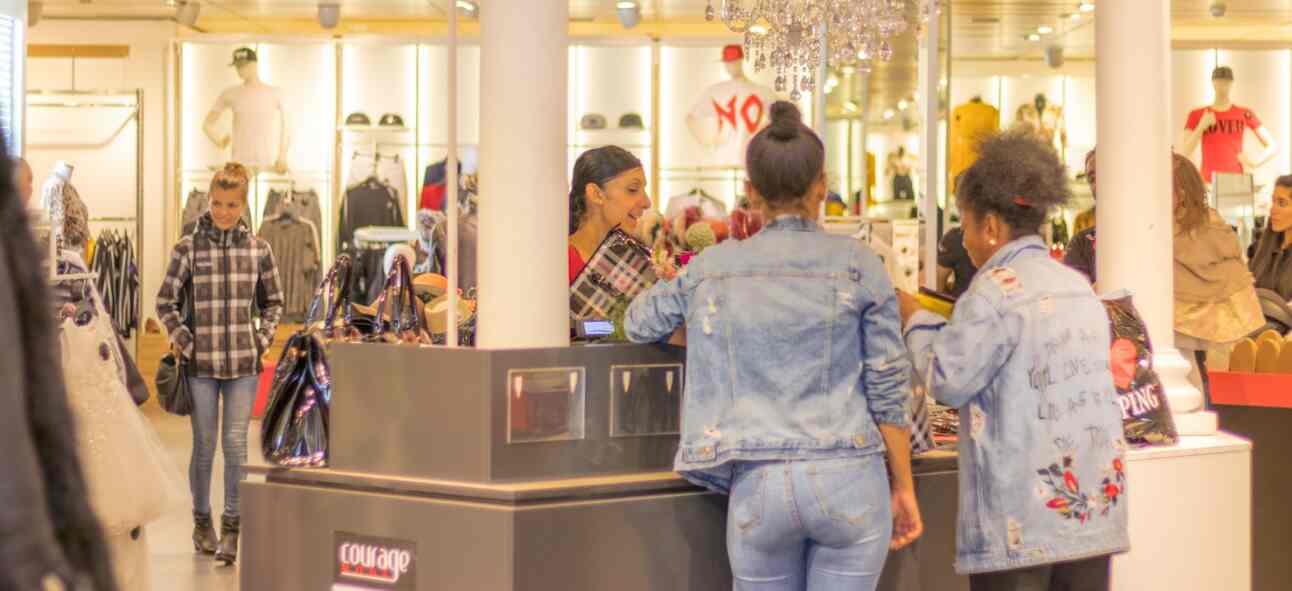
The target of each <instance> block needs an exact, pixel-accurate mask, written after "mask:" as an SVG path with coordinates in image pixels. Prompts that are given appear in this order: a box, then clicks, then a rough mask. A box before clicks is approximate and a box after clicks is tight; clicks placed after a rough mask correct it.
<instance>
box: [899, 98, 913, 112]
mask: <svg viewBox="0 0 1292 591" xmlns="http://www.w3.org/2000/svg"><path fill="white" fill-rule="evenodd" d="M910 106H911V103H909V102H907V100H906V99H902V100H900V101H897V108H898V109H899V110H902V111H905V110H906V109H908V108H910Z"/></svg>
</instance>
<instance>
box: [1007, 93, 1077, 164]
mask: <svg viewBox="0 0 1292 591" xmlns="http://www.w3.org/2000/svg"><path fill="white" fill-rule="evenodd" d="M1014 125H1015V126H1016V127H1022V126H1026V128H1028V129H1031V130H1032V131H1034V132H1035V133H1036V135H1037V136H1038V137H1040V138H1041V139H1042V140H1044V141H1045V142H1046V143H1048V144H1054V138H1055V132H1058V139H1059V143H1058V145H1057V146H1056V147H1057V148H1058V149H1059V153H1060V154H1062V153H1063V151H1064V150H1066V149H1067V147H1068V130H1067V125H1065V124H1064V121H1063V107H1061V106H1059V105H1056V104H1053V103H1051V102H1050V99H1049V98H1047V97H1046V96H1045V94H1044V93H1040V94H1037V95H1036V98H1034V99H1033V100H1032V102H1031V103H1027V104H1023V105H1021V106H1019V107H1018V113H1016V114H1015V122H1014Z"/></svg>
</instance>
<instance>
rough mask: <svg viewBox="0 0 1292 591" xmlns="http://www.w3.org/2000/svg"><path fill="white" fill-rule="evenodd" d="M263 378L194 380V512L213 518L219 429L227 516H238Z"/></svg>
mask: <svg viewBox="0 0 1292 591" xmlns="http://www.w3.org/2000/svg"><path fill="white" fill-rule="evenodd" d="M259 382H260V377H259V376H247V377H245V378H237V379H233V380H217V379H214V378H190V379H189V386H190V387H191V388H192V391H193V416H192V417H191V418H192V420H193V456H192V459H191V460H190V462H189V465H188V482H189V488H190V489H191V490H192V492H193V511H194V512H195V513H201V514H203V515H210V514H211V469H212V465H213V464H214V463H215V436H216V429H217V428H220V439H221V441H222V442H223V443H222V444H223V446H224V514H225V515H226V516H228V517H237V516H238V483H239V482H241V481H242V479H243V478H244V475H243V473H242V465H243V464H245V463H247V426H248V425H250V424H251V407H252V405H254V404H255V402H256V388H257V386H259ZM221 394H223V395H224V424H223V427H222V428H221V427H220V395H221Z"/></svg>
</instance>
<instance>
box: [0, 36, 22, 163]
mask: <svg viewBox="0 0 1292 591" xmlns="http://www.w3.org/2000/svg"><path fill="white" fill-rule="evenodd" d="M23 47H24V41H23V28H22V21H21V20H19V19H17V18H15V17H12V16H8V15H0V128H3V129H4V137H5V142H6V147H7V148H8V149H9V153H10V154H18V153H21V152H22V145H23V139H24V137H23V119H22V113H23V57H24V55H25V52H24V51H23Z"/></svg>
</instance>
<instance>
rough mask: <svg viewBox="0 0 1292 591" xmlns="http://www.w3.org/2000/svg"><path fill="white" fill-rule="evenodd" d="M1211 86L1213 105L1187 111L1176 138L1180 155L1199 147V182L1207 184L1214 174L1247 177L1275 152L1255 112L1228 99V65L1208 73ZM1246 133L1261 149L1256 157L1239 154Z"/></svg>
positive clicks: (1231, 79)
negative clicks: (1245, 175) (1251, 133)
mask: <svg viewBox="0 0 1292 591" xmlns="http://www.w3.org/2000/svg"><path fill="white" fill-rule="evenodd" d="M1211 84H1212V86H1213V87H1214V88H1215V89H1216V102H1215V103H1213V104H1212V105H1211V106H1209V107H1201V108H1198V109H1194V110H1193V111H1191V112H1189V120H1188V121H1187V122H1186V123H1185V125H1184V127H1185V132H1184V135H1183V136H1181V138H1180V153H1181V154H1184V155H1186V156H1191V155H1192V154H1193V151H1194V150H1195V149H1196V148H1197V147H1198V144H1202V179H1203V181H1204V182H1206V183H1208V184H1210V183H1211V182H1212V179H1213V175H1212V173H1215V172H1232V173H1239V174H1242V173H1248V174H1250V173H1252V172H1253V171H1255V170H1256V168H1258V167H1259V166H1261V165H1262V164H1265V163H1266V162H1269V161H1270V160H1273V159H1274V155H1275V154H1276V153H1277V152H1278V144H1277V143H1275V141H1274V135H1273V134H1271V133H1270V131H1269V130H1268V129H1266V128H1265V126H1264V125H1262V124H1261V120H1260V118H1259V117H1257V116H1256V113H1255V112H1254V111H1252V110H1251V109H1248V108H1247V107H1240V106H1238V105H1235V104H1234V102H1233V100H1232V99H1231V98H1230V94H1231V92H1232V91H1233V88H1234V71H1233V70H1232V69H1230V68H1229V67H1228V66H1221V67H1218V68H1216V69H1215V70H1214V71H1212V73H1211ZM1249 130H1250V131H1252V132H1253V133H1255V134H1256V139H1257V140H1259V141H1260V142H1261V145H1262V146H1264V148H1265V149H1264V150H1263V151H1262V152H1261V153H1260V155H1259V156H1257V157H1256V158H1251V157H1249V156H1248V155H1247V154H1246V153H1244V152H1243V139H1244V137H1245V136H1246V133H1247V131H1249Z"/></svg>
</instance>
